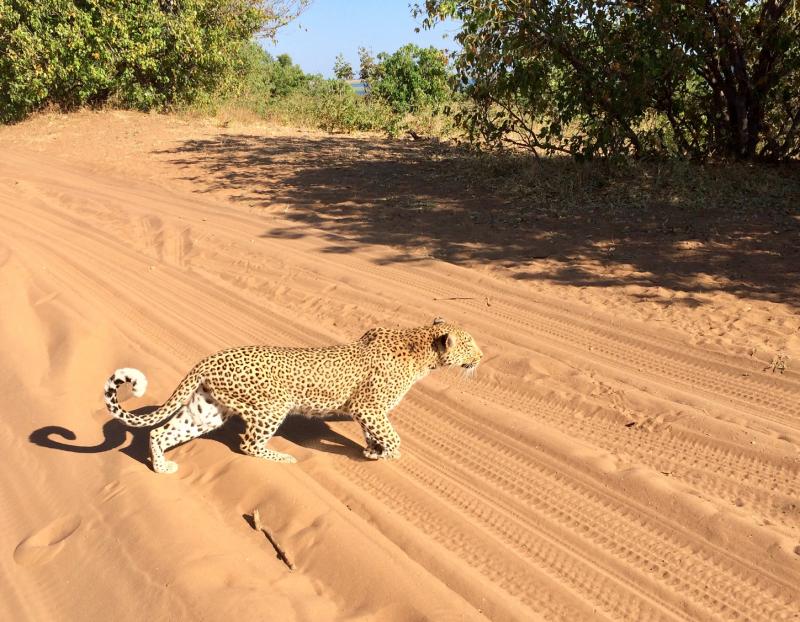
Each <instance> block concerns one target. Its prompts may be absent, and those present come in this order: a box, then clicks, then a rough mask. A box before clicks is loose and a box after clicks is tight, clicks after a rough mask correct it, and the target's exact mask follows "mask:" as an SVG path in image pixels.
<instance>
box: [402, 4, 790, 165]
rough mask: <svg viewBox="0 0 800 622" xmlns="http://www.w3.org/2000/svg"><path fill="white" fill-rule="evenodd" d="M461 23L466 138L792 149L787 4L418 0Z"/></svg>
mask: <svg viewBox="0 0 800 622" xmlns="http://www.w3.org/2000/svg"><path fill="white" fill-rule="evenodd" d="M416 12H417V13H426V14H427V17H426V20H425V24H426V25H427V26H430V25H431V24H432V23H433V22H434V21H435V20H437V19H440V18H445V17H455V18H457V19H458V20H460V22H461V31H460V33H459V34H458V35H457V36H456V40H457V41H458V42H459V43H460V44H461V51H460V52H459V53H458V55H457V59H456V69H457V72H458V76H459V78H460V81H461V84H462V87H463V88H464V90H465V91H466V92H467V93H468V95H469V96H470V98H471V101H472V104H473V105H472V106H471V107H470V108H468V109H467V110H465V111H464V112H463V113H462V115H461V117H460V122H461V123H462V125H463V126H464V127H465V128H466V129H467V131H468V133H469V135H470V137H471V139H472V140H473V142H474V143H477V144H481V143H483V144H490V145H495V146H498V145H503V144H507V143H513V144H517V145H521V146H524V147H526V148H530V149H544V150H546V151H548V152H566V153H569V154H572V155H581V156H593V155H605V156H608V155H614V154H633V155H639V156H643V155H648V154H655V155H677V156H682V157H690V158H698V159H702V158H706V157H714V156H722V157H732V158H738V159H753V158H767V159H776V160H777V159H787V158H791V157H796V156H798V155H800V36H799V35H800V32H799V31H798V24H800V20H799V19H798V15H797V12H796V7H792V0H760V1H756V0H754V1H747V2H745V1H743V0H720V1H718V2H699V1H691V2H671V1H669V0H640V1H637V2H592V1H589V0H527V1H525V2H515V3H508V2H496V1H495V0H426V2H425V3H424V8H421V7H420V6H417V7H416Z"/></svg>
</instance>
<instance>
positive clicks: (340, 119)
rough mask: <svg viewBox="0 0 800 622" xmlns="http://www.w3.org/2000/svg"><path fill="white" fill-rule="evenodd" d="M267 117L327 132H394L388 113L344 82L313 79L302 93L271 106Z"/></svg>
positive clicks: (297, 92)
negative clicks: (360, 95)
mask: <svg viewBox="0 0 800 622" xmlns="http://www.w3.org/2000/svg"><path fill="white" fill-rule="evenodd" d="M270 116H271V117H272V118H275V119H277V120H280V121H283V122H288V123H299V124H301V125H310V126H313V127H318V128H320V129H323V130H325V131H328V132H353V131H386V132H388V133H390V134H394V133H396V131H397V128H396V119H395V117H394V115H393V114H392V111H391V110H390V109H389V108H388V107H387V106H385V105H384V104H382V103H381V102H375V101H369V100H368V99H366V98H364V97H359V96H358V95H356V93H355V91H353V89H352V88H351V87H350V85H349V84H347V83H346V82H342V81H341V80H324V79H322V78H320V77H315V78H313V79H312V80H310V82H309V83H308V86H307V87H306V88H304V89H300V90H298V91H296V92H295V93H293V94H292V95H290V96H289V97H287V98H285V99H282V100H278V101H276V102H275V105H274V106H273V108H272V110H271V114H270Z"/></svg>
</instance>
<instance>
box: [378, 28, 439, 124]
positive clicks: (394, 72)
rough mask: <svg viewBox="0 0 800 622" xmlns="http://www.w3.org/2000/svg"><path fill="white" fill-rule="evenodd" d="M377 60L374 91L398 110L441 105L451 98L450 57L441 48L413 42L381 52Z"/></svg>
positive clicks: (405, 110)
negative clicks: (392, 50)
mask: <svg viewBox="0 0 800 622" xmlns="http://www.w3.org/2000/svg"><path fill="white" fill-rule="evenodd" d="M378 61H379V63H378V65H376V66H375V68H374V69H373V71H372V77H373V79H372V83H371V84H370V87H371V92H372V94H373V95H375V96H377V97H379V98H381V99H383V100H384V101H385V102H387V103H388V104H389V105H390V106H391V107H392V109H393V110H394V111H395V112H397V113H406V112H416V111H418V110H419V109H421V108H424V107H432V108H439V107H440V106H441V105H443V104H444V103H446V102H448V101H450V98H451V95H452V89H451V88H450V84H449V74H448V69H447V57H446V55H445V53H444V52H442V51H441V50H438V49H436V48H435V47H428V48H421V47H419V46H417V45H414V44H412V43H410V44H408V45H404V46H403V47H401V48H400V49H399V50H397V51H396V52H394V53H393V54H387V53H386V52H381V53H380V54H378Z"/></svg>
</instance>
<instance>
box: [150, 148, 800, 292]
mask: <svg viewBox="0 0 800 622" xmlns="http://www.w3.org/2000/svg"><path fill="white" fill-rule="evenodd" d="M159 153H160V154H161V155H162V156H164V157H166V158H167V159H168V161H170V162H171V163H173V164H174V165H176V166H178V167H180V168H181V170H182V176H183V177H184V178H185V179H189V180H192V181H193V182H194V183H195V184H196V186H197V187H198V188H201V189H202V190H201V191H203V192H223V193H224V194H226V195H227V196H230V197H232V198H233V199H234V200H236V201H241V202H244V203H246V204H247V205H250V206H254V207H262V208H267V209H270V210H273V211H275V212H276V213H278V214H281V216H283V217H284V218H285V219H286V220H288V221H289V224H288V225H284V226H280V227H273V228H270V229H269V230H267V231H265V232H264V234H263V236H264V237H274V238H284V239H294V238H299V237H303V236H305V235H311V234H312V231H311V228H312V227H313V228H315V229H320V230H322V232H323V235H327V239H328V240H329V242H330V245H329V246H328V247H327V249H326V251H327V252H331V253H349V252H356V251H358V250H359V248H361V247H362V246H363V245H365V244H370V245H371V244H380V245H389V246H391V247H393V248H394V249H395V252H394V254H393V255H392V256H391V257H390V259H388V260H386V261H389V262H407V261H417V260H420V259H421V258H427V257H436V258H439V259H443V260H445V261H448V262H451V263H457V264H475V263H489V262H490V263H494V264H499V265H503V266H506V267H509V268H512V269H513V270H514V275H515V277H516V278H518V279H528V280H548V281H554V282H558V283H567V284H571V285H577V286H581V287H605V286H608V285H641V286H653V285H658V286H661V287H666V288H669V289H673V290H678V291H684V292H709V291H727V292H731V293H734V294H737V295H740V296H745V297H751V298H756V299H763V300H771V301H777V302H788V303H791V304H794V305H800V244H798V240H799V239H800V165H798V164H797V163H793V164H791V165H786V166H783V167H773V168H767V167H747V166H745V165H738V164H737V165H731V164H726V165H722V164H716V165H705V166H702V167H701V166H697V165H689V164H681V163H671V164H663V163H661V164H659V163H641V164H637V165H635V166H631V167H628V168H627V169H625V170H622V171H621V172H620V171H616V172H613V171H611V169H609V168H607V167H604V166H603V165H600V164H579V163H576V162H573V161H572V160H569V159H565V158H552V159H551V158H542V159H541V160H540V161H539V162H538V163H536V162H527V163H522V162H521V161H520V160H516V161H514V160H506V161H505V162H506V164H507V169H508V170H505V169H504V168H503V167H504V164H503V161H500V160H497V161H494V164H491V163H487V161H485V160H484V161H481V163H478V164H476V160H475V158H474V157H472V156H470V155H469V154H466V153H464V152H461V151H458V150H455V149H453V148H449V147H443V146H440V145H436V144H432V143H411V142H402V141H389V140H380V139H375V138H354V137H336V136H315V135H310V136H270V137H267V136H256V135H246V134H238V135H237V134H221V135H220V136H218V137H216V138H211V139H206V140H191V141H185V142H183V143H182V144H180V145H178V146H177V147H175V148H174V149H171V150H168V151H161V152H159ZM315 235H318V234H315Z"/></svg>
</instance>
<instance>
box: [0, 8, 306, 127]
mask: <svg viewBox="0 0 800 622" xmlns="http://www.w3.org/2000/svg"><path fill="white" fill-rule="evenodd" d="M302 5H303V2H302V1H301V3H300V5H299V6H301V7H302ZM289 6H290V4H288V3H286V4H279V3H278V2H269V3H262V2H259V1H258V0H162V1H160V2H159V1H158V0H0V121H3V122H8V121H14V120H18V119H21V118H23V117H24V116H25V115H26V114H28V113H30V112H31V111H33V110H36V109H37V108H40V107H42V106H44V105H46V104H55V105H57V106H60V107H62V108H65V109H69V108H73V107H76V106H82V105H86V104H88V105H97V104H101V103H103V102H106V101H109V100H112V101H114V102H115V103H117V104H119V105H123V106H126V107H132V108H137V109H141V110H148V109H151V108H154V107H164V106H169V105H172V104H174V103H178V102H185V101H192V100H194V99H195V98H196V97H197V96H198V95H199V94H200V93H202V92H204V91H209V90H211V89H213V88H214V87H216V86H217V85H218V84H219V83H220V81H222V80H224V79H225V77H226V75H227V74H228V73H229V72H230V70H231V68H232V63H233V62H234V61H233V59H235V58H237V50H239V48H240V47H241V45H242V43H243V42H246V41H248V40H249V39H250V37H251V36H252V35H253V34H254V33H255V32H257V31H258V30H259V29H261V28H263V27H265V26H267V27H271V28H275V27H277V25H279V24H280V23H282V22H283V21H284V20H285V19H288V18H289V17H290V12H289V11H288V8H287V7H289Z"/></svg>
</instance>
